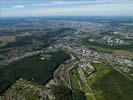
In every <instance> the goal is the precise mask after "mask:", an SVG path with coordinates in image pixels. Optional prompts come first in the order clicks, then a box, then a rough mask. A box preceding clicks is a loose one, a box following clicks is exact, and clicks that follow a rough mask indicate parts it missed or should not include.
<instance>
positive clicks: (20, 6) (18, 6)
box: [13, 5, 25, 8]
mask: <svg viewBox="0 0 133 100" xmlns="http://www.w3.org/2000/svg"><path fill="white" fill-rule="evenodd" d="M13 8H25V6H24V5H15V6H13Z"/></svg>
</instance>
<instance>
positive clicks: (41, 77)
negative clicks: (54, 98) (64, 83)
mask: <svg viewBox="0 0 133 100" xmlns="http://www.w3.org/2000/svg"><path fill="white" fill-rule="evenodd" d="M49 55H51V57H50V59H48V60H41V59H40V55H34V56H31V57H27V58H23V59H22V60H20V61H16V62H14V63H11V64H9V65H6V66H3V67H2V68H0V93H1V92H2V91H4V90H5V89H7V88H8V86H10V85H11V84H12V83H14V82H15V81H16V80H17V79H18V78H20V77H22V78H24V79H27V80H31V81H34V82H37V83H40V84H45V83H46V82H47V81H48V80H49V79H51V78H52V77H53V72H54V71H55V69H56V68H57V67H58V66H59V65H60V64H61V63H63V62H64V61H66V60H67V59H69V58H70V56H69V55H68V54H67V53H65V52H64V51H58V52H53V53H49Z"/></svg>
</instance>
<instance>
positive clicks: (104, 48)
mask: <svg viewBox="0 0 133 100" xmlns="http://www.w3.org/2000/svg"><path fill="white" fill-rule="evenodd" d="M81 45H84V46H86V47H88V48H90V49H92V50H96V51H99V52H105V53H113V52H116V51H114V50H123V51H122V52H124V54H125V55H129V52H131V53H132V52H133V42H131V44H129V45H113V46H112V45H107V44H100V43H95V42H89V41H88V40H87V39H83V40H82V41H81ZM117 54H118V53H117Z"/></svg>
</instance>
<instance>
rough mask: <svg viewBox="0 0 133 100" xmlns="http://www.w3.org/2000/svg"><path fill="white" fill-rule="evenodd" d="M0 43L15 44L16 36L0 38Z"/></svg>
mask: <svg viewBox="0 0 133 100" xmlns="http://www.w3.org/2000/svg"><path fill="white" fill-rule="evenodd" d="M0 41H2V42H15V41H16V36H0Z"/></svg>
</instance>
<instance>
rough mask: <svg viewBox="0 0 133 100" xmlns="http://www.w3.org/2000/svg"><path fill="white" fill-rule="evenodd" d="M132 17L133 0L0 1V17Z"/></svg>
mask: <svg viewBox="0 0 133 100" xmlns="http://www.w3.org/2000/svg"><path fill="white" fill-rule="evenodd" d="M26 16H133V0H0V17H26Z"/></svg>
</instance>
